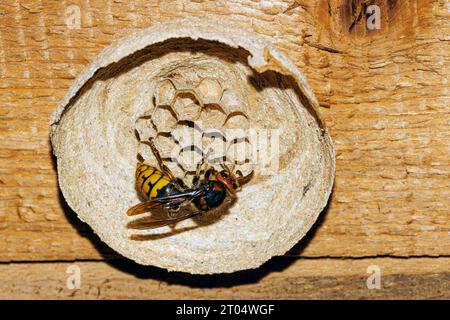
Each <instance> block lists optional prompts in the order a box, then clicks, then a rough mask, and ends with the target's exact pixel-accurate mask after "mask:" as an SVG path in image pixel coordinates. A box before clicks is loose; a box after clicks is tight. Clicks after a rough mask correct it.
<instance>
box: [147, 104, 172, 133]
mask: <svg viewBox="0 0 450 320" xmlns="http://www.w3.org/2000/svg"><path fill="white" fill-rule="evenodd" d="M177 118H178V115H177V114H176V113H175V112H174V110H173V109H172V108H171V107H170V106H158V107H156V108H155V109H154V110H153V112H152V115H151V121H152V123H153V124H154V125H155V127H156V131H157V132H170V131H172V130H173V128H174V127H175V125H176V123H177Z"/></svg>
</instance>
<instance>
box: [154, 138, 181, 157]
mask: <svg viewBox="0 0 450 320" xmlns="http://www.w3.org/2000/svg"><path fill="white" fill-rule="evenodd" d="M154 143H155V147H156V149H158V151H159V154H160V155H161V158H174V157H177V156H178V153H179V152H180V149H181V147H180V145H179V144H178V143H176V142H175V141H174V139H173V138H172V136H171V135H170V133H158V134H157V135H156V138H155V140H154Z"/></svg>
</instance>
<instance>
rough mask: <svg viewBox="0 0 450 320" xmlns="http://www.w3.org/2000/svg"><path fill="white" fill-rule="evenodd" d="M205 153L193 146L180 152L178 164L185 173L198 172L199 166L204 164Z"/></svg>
mask: <svg viewBox="0 0 450 320" xmlns="http://www.w3.org/2000/svg"><path fill="white" fill-rule="evenodd" d="M202 159H203V152H202V150H201V148H199V147H197V146H195V145H191V146H187V147H184V148H182V149H181V150H180V152H179V154H178V157H177V159H176V160H177V162H178V163H179V164H180V165H181V167H182V168H183V169H184V170H185V171H192V172H194V171H196V170H197V166H198V165H199V164H200V163H201V162H202Z"/></svg>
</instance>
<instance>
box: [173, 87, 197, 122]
mask: <svg viewBox="0 0 450 320" xmlns="http://www.w3.org/2000/svg"><path fill="white" fill-rule="evenodd" d="M170 105H171V106H172V108H173V110H174V111H175V112H176V114H177V115H179V118H180V119H189V120H196V119H197V118H198V117H199V114H200V111H201V109H202V107H203V102H202V100H201V99H200V98H199V97H198V95H197V93H196V92H195V91H193V90H188V89H186V90H177V92H176V94H175V97H174V99H173V100H172V101H171V104H170ZM192 113H193V115H191V116H190V114H192Z"/></svg>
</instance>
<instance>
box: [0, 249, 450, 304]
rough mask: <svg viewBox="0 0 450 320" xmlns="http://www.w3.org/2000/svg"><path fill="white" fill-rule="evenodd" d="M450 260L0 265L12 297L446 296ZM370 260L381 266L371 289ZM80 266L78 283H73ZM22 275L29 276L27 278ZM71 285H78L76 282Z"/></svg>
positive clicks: (0, 291) (4, 288)
mask: <svg viewBox="0 0 450 320" xmlns="http://www.w3.org/2000/svg"><path fill="white" fill-rule="evenodd" d="M449 264H450V259H449V258H411V259H399V258H377V259H357V260H355V259H348V260H342V259H287V258H285V257H280V258H276V259H273V260H271V261H270V262H269V263H267V264H265V265H264V266H263V267H262V268H260V269H257V270H251V271H245V272H239V273H237V274H232V275H218V276H191V275H187V274H180V273H168V272H165V271H161V269H156V268H145V267H142V266H139V265H136V264H134V263H129V262H126V261H123V260H122V261H112V262H111V264H107V263H104V262H74V263H26V264H4V265H0V298H2V299H4V298H8V299H9V298H13V299H36V298H39V299H177V300H178V299H349V298H353V299H398V298H403V299H425V298H427V299H449V298H450V273H449V270H448V265H449ZM369 266H377V267H379V268H380V271H381V282H380V289H368V287H367V278H368V277H369V276H370V274H369V273H367V268H368V267H369ZM74 270H79V274H80V287H79V289H69V288H70V287H68V286H67V283H68V282H69V284H73V283H74V282H73V281H72V280H71V278H70V277H71V276H73V275H74V274H75V273H74ZM24 279H25V280H24ZM72 288H73V287H72Z"/></svg>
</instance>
